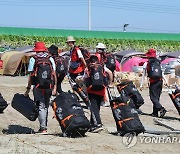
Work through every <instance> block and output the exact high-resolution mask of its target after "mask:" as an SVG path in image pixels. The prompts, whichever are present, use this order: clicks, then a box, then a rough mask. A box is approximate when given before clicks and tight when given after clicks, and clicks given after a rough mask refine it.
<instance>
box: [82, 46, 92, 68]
mask: <svg viewBox="0 0 180 154" xmlns="http://www.w3.org/2000/svg"><path fill="white" fill-rule="evenodd" d="M79 49H80V50H81V53H82V55H83V57H84V60H85V61H86V63H87V65H89V58H90V52H89V50H88V49H86V48H83V47H79Z"/></svg>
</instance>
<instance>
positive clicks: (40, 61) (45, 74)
mask: <svg viewBox="0 0 180 154" xmlns="http://www.w3.org/2000/svg"><path fill="white" fill-rule="evenodd" d="M34 58H35V65H34V72H33V74H32V80H33V84H34V85H35V87H36V88H40V89H52V87H53V85H54V78H53V67H52V63H51V61H50V59H49V58H50V56H46V57H39V56H34Z"/></svg>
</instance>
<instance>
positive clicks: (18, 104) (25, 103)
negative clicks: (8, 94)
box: [11, 93, 38, 121]
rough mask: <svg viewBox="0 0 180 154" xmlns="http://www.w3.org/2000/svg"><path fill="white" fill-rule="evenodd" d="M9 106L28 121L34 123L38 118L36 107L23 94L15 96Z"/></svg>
mask: <svg viewBox="0 0 180 154" xmlns="http://www.w3.org/2000/svg"><path fill="white" fill-rule="evenodd" d="M11 106H12V107H13V108H14V109H15V110H16V111H18V112H20V113H21V114H22V115H23V116H25V117H26V118H27V119H29V120H30V121H35V120H36V119H37V117H38V107H37V105H36V103H35V102H34V101H33V100H31V99H30V98H28V97H25V96H24V95H23V94H18V93H17V94H15V95H14V97H13V100H12V103H11Z"/></svg>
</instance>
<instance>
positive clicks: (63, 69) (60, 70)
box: [54, 56, 68, 78]
mask: <svg viewBox="0 0 180 154" xmlns="http://www.w3.org/2000/svg"><path fill="white" fill-rule="evenodd" d="M54 61H55V64H56V76H57V78H59V77H60V76H64V75H66V74H67V71H68V63H67V61H66V59H65V58H64V57H62V56H57V57H55V58H54Z"/></svg>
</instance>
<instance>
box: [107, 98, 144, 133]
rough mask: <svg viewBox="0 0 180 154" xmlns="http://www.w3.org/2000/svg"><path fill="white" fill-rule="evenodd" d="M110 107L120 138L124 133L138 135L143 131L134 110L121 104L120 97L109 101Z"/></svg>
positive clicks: (123, 103)
mask: <svg viewBox="0 0 180 154" xmlns="http://www.w3.org/2000/svg"><path fill="white" fill-rule="evenodd" d="M110 105H111V109H112V113H113V117H114V120H115V122H116V127H117V132H118V133H120V135H121V136H124V135H125V134H126V133H135V134H136V135H138V134H139V133H142V132H144V131H145V129H144V126H143V124H142V123H141V121H140V119H139V116H138V113H137V111H136V109H134V108H132V107H131V106H129V105H127V103H126V102H123V100H122V98H121V97H117V98H114V99H113V100H111V101H110Z"/></svg>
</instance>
